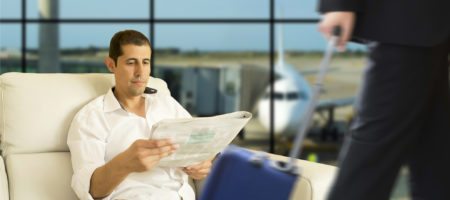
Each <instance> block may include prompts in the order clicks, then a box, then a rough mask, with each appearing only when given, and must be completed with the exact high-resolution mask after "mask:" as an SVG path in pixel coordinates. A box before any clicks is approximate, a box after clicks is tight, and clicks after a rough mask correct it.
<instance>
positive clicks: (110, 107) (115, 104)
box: [103, 87, 157, 112]
mask: <svg viewBox="0 0 450 200" xmlns="http://www.w3.org/2000/svg"><path fill="white" fill-rule="evenodd" d="M113 90H114V87H112V88H111V89H110V90H108V92H107V93H106V94H105V98H104V107H103V111H104V112H112V111H116V110H119V109H123V108H122V105H120V103H119V100H117V98H116V96H114V92H113ZM156 92H157V90H156V89H153V88H149V87H147V88H145V92H144V93H143V94H142V96H143V97H144V98H145V104H146V106H145V108H146V110H147V107H148V105H147V104H148V102H147V101H148V100H149V98H150V97H151V95H150V94H154V93H156Z"/></svg>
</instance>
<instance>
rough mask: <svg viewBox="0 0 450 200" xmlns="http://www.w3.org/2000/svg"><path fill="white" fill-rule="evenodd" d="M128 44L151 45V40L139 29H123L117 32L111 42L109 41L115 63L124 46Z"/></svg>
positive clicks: (110, 51) (110, 55)
mask: <svg viewBox="0 0 450 200" xmlns="http://www.w3.org/2000/svg"><path fill="white" fill-rule="evenodd" d="M127 44H134V45H137V46H142V45H148V46H150V41H149V40H148V38H147V37H145V35H144V34H142V33H141V32H139V31H135V30H123V31H119V32H117V33H116V34H114V36H113V37H112V38H111V42H110V43H109V57H110V58H112V59H113V60H114V62H115V63H117V58H118V57H119V56H121V55H122V54H123V52H122V46H123V45H127Z"/></svg>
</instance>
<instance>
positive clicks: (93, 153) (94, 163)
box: [67, 109, 106, 200]
mask: <svg viewBox="0 0 450 200" xmlns="http://www.w3.org/2000/svg"><path fill="white" fill-rule="evenodd" d="M105 129H106V126H105V124H104V120H102V116H101V114H100V113H99V112H95V110H87V109H82V110H81V111H80V112H79V113H78V114H77V115H76V116H75V118H74V119H73V121H72V124H71V126H70V129H69V133H68V137H67V144H68V146H69V149H70V153H71V159H72V167H73V172H74V173H73V176H72V188H73V190H74V191H75V193H76V195H77V196H78V198H80V199H82V200H93V198H92V196H91V194H90V193H89V189H90V183H91V177H92V174H93V173H94V171H95V170H96V169H97V168H98V167H100V166H102V165H104V164H105V148H106V130H105Z"/></svg>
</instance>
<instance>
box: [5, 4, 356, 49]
mask: <svg viewBox="0 0 450 200" xmlns="http://www.w3.org/2000/svg"><path fill="white" fill-rule="evenodd" d="M316 3H317V2H316V0H275V16H276V18H279V19H281V18H283V19H301V18H308V19H310V18H313V19H319V18H320V15H319V14H318V13H317V12H316V6H317V5H316ZM174 5H176V6H174ZM149 6H150V4H149V1H148V0H130V1H123V0H77V1H73V0H60V1H59V7H60V14H59V16H60V18H61V19H73V18H78V19H80V18H81V19H86V18H99V19H111V18H121V19H142V18H148V17H149V16H150V8H149ZM20 8H21V1H18V0H0V17H1V18H2V19H11V18H20V16H21V10H20ZM38 8H39V0H27V17H28V18H29V19H38V10H39V9H38ZM155 17H156V18H159V19H186V18H200V19H211V18H212V19H221V18H227V19H240V18H243V19H268V18H269V17H270V13H269V0H155ZM280 26H281V25H277V32H276V34H278V31H279V30H280V28H281V27H280ZM282 28H283V32H284V40H285V41H284V46H285V48H286V49H287V50H307V51H309V50H323V49H324V48H325V40H324V39H323V38H322V36H321V35H320V34H319V33H318V32H317V24H285V25H283V27H282ZM123 29H136V30H139V31H142V32H144V33H145V34H146V35H147V36H148V35H149V29H150V28H149V25H147V24H142V23H141V24H139V23H138V24H136V23H134V24H130V23H121V24H113V23H109V24H108V23H107V24H98V23H91V24H79V23H63V24H60V27H59V32H60V47H61V48H74V47H87V46H98V47H107V46H108V44H109V40H110V38H111V36H112V35H113V34H114V33H115V32H117V31H119V30H123ZM20 30H21V29H20V24H0V48H8V49H19V48H20V35H21V32H20ZM269 31H270V26H269V24H247V23H246V24H186V23H183V24H174V23H157V24H155V30H152V34H154V36H155V41H154V45H155V46H156V47H157V48H168V47H174V48H179V49H181V50H200V51H246V50H251V51H268V50H269V47H270V46H269V45H270V44H269V34H270V32H269ZM27 33H28V34H27V44H28V47H29V48H36V47H37V46H38V25H37V24H33V23H30V24H29V25H27ZM353 48H358V49H361V46H360V45H352V46H350V49H353Z"/></svg>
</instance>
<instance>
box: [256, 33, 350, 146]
mask: <svg viewBox="0 0 450 200" xmlns="http://www.w3.org/2000/svg"><path fill="white" fill-rule="evenodd" d="M279 32H280V36H279V42H278V52H277V54H278V58H277V62H276V64H275V81H274V83H273V101H274V124H273V125H274V133H275V135H284V136H287V137H293V136H295V134H297V131H298V130H299V128H300V127H301V126H310V125H307V124H304V122H303V121H304V118H305V115H306V112H307V111H306V109H307V106H308V105H309V103H310V102H311V100H312V87H311V85H310V84H309V83H308V81H306V80H305V78H304V77H303V75H302V74H301V72H299V71H298V70H295V69H294V67H293V66H292V65H290V64H288V63H286V62H285V60H284V49H283V33H282V29H280V31H279ZM354 100H355V98H354V97H349V98H343V99H331V100H321V101H319V102H318V104H317V107H316V112H319V113H320V114H322V115H321V116H324V115H323V112H328V118H327V122H326V124H325V126H324V127H323V128H322V130H321V133H320V134H321V138H322V140H326V139H327V138H328V136H331V137H332V139H333V140H337V138H338V129H337V127H336V125H335V121H334V109H335V108H337V107H343V106H348V105H352V104H353V102H354ZM257 106H258V119H259V121H260V122H261V124H262V125H263V126H264V127H265V128H266V129H267V130H268V129H269V128H270V115H271V113H270V85H269V86H267V87H266V89H265V92H264V95H263V97H262V98H261V99H260V100H259V102H258V105H257Z"/></svg>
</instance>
